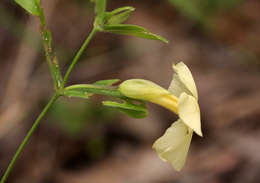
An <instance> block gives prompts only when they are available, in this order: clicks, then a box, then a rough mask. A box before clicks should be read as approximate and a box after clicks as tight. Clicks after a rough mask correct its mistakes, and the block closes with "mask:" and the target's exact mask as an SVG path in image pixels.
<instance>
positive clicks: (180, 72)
mask: <svg viewBox="0 0 260 183" xmlns="http://www.w3.org/2000/svg"><path fill="white" fill-rule="evenodd" d="M173 70H174V72H175V74H174V75H173V80H172V82H171V84H170V86H169V89H168V90H169V91H170V92H171V93H173V94H174V95H176V96H178V97H179V96H180V94H181V93H183V92H185V93H187V94H191V95H192V96H194V97H195V98H196V99H198V92H197V88H196V85H195V82H194V79H193V77H192V74H191V71H190V70H189V68H188V67H187V66H186V65H185V64H184V63H183V62H180V63H178V64H176V65H173Z"/></svg>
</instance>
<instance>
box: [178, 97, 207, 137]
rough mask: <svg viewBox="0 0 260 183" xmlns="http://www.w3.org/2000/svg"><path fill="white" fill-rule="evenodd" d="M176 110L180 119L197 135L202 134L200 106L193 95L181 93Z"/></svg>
mask: <svg viewBox="0 0 260 183" xmlns="http://www.w3.org/2000/svg"><path fill="white" fill-rule="evenodd" d="M178 110H179V117H180V118H181V120H182V121H183V122H184V123H185V124H186V125H187V126H188V127H190V128H191V129H192V130H194V131H195V132H196V133H197V134H198V135H200V136H202V132H201V121H200V108H199V104H198V102H197V100H196V99H195V98H194V97H193V96H190V95H187V94H186V93H182V94H181V95H180V98H179V101H178Z"/></svg>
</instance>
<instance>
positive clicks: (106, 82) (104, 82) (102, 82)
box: [93, 79, 120, 86]
mask: <svg viewBox="0 0 260 183" xmlns="http://www.w3.org/2000/svg"><path fill="white" fill-rule="evenodd" d="M119 81H120V79H108V80H100V81H96V82H95V83H93V84H94V85H103V86H112V85H113V84H115V83H118V82H119Z"/></svg>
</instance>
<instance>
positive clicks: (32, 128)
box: [0, 93, 60, 183]
mask: <svg viewBox="0 0 260 183" xmlns="http://www.w3.org/2000/svg"><path fill="white" fill-rule="evenodd" d="M59 96H60V95H59V94H57V93H55V95H54V96H53V97H52V98H51V99H50V101H49V102H48V104H47V105H46V106H45V107H44V109H43V110H42V112H41V113H40V115H39V116H38V117H37V119H36V120H35V122H34V124H33V126H32V127H31V129H30V130H29V132H28V133H27V135H26V136H25V138H24V139H23V141H22V143H21V144H20V146H19V148H18V149H17V151H16V153H15V155H14V156H13V159H12V161H11V162H10V163H9V166H8V168H7V170H6V171H5V173H4V176H3V177H2V179H1V182H0V183H4V182H5V181H6V179H7V177H8V176H9V174H10V172H11V170H12V168H13V166H14V164H15V162H16V160H17V158H18V157H19V155H20V153H21V152H22V151H23V149H24V146H25V145H26V144H27V142H28V141H29V140H30V138H31V136H32V134H33V132H34V131H35V129H36V128H37V126H38V124H39V123H40V121H41V119H42V118H43V116H44V115H45V114H46V112H47V111H48V109H50V107H51V106H52V104H53V103H54V102H55V101H56V100H57V99H58V97H59Z"/></svg>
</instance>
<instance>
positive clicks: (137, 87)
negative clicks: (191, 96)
mask: <svg viewBox="0 0 260 183" xmlns="http://www.w3.org/2000/svg"><path fill="white" fill-rule="evenodd" d="M119 91H120V92H121V93H122V94H123V95H125V96H126V97H129V98H133V99H139V100H146V101H149V102H152V103H155V104H159V105H161V106H163V107H165V108H167V109H169V110H171V111H173V112H174V113H176V114H178V99H177V98H176V97H175V96H174V95H172V94H171V93H170V92H169V91H168V90H166V89H164V88H162V87H160V86H159V85H157V84H155V83H153V82H151V81H147V80H144V79H130V80H126V81H124V82H123V83H122V84H120V86H119Z"/></svg>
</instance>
